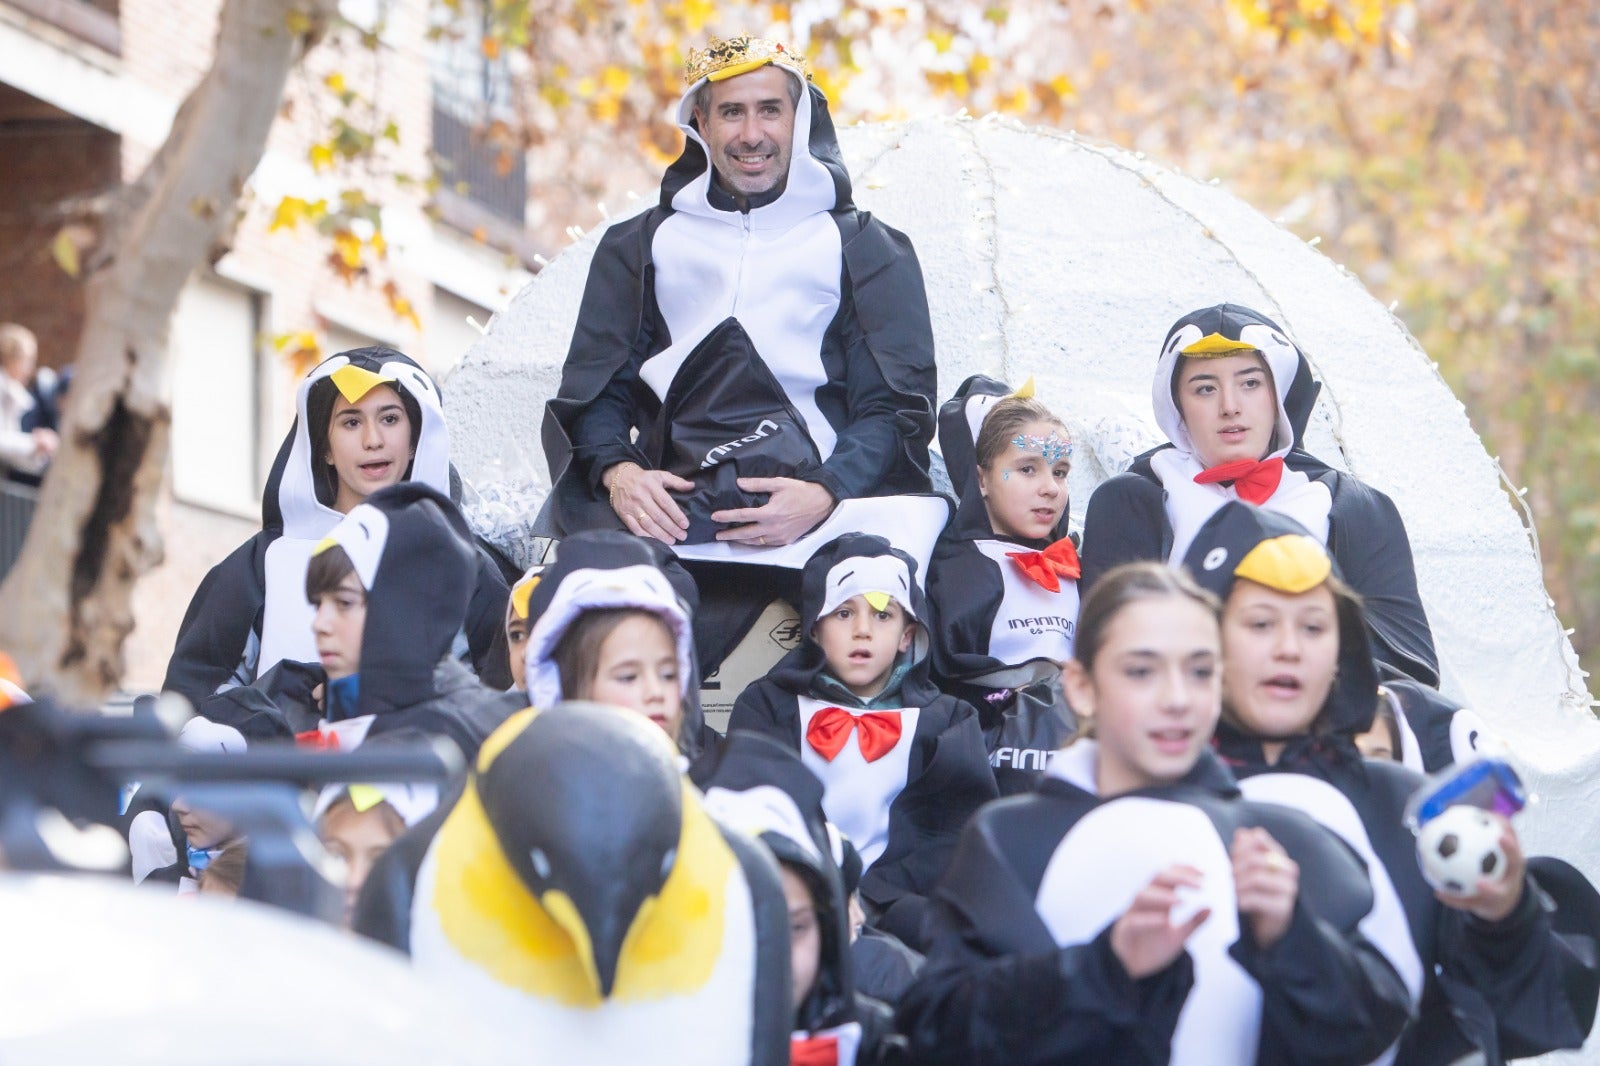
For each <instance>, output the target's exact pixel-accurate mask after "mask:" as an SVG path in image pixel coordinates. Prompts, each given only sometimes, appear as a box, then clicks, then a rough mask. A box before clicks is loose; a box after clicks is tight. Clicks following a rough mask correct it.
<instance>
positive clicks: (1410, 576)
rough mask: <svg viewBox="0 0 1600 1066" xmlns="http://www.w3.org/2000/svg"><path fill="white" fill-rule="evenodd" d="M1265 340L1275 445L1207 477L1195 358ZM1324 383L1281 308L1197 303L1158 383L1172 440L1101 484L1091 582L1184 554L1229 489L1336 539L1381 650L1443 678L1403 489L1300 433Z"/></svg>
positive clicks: (1168, 349)
mask: <svg viewBox="0 0 1600 1066" xmlns="http://www.w3.org/2000/svg"><path fill="white" fill-rule="evenodd" d="M1242 351H1256V352H1259V353H1260V354H1261V356H1262V358H1263V359H1264V360H1265V361H1266V364H1267V366H1268V368H1269V369H1270V370H1271V371H1272V380H1273V385H1274V387H1275V388H1276V389H1277V392H1278V424H1277V428H1276V431H1275V434H1274V436H1273V442H1272V445H1271V447H1272V451H1271V452H1270V453H1269V454H1268V455H1266V456H1264V457H1263V461H1262V463H1261V464H1258V469H1257V471H1256V472H1255V473H1252V474H1250V475H1248V476H1247V478H1246V479H1245V480H1243V481H1241V480H1234V481H1229V482H1227V484H1226V486H1224V484H1223V483H1221V482H1216V483H1210V484H1200V483H1198V482H1196V480H1195V478H1196V476H1198V475H1201V474H1203V473H1205V467H1204V465H1203V463H1202V462H1201V460H1200V458H1199V455H1198V453H1197V452H1196V451H1195V448H1194V442H1193V441H1192V439H1191V438H1190V436H1189V431H1188V429H1187V428H1186V427H1185V425H1184V423H1183V418H1182V415H1181V414H1180V412H1179V409H1178V404H1177V401H1176V399H1175V398H1174V381H1175V375H1176V373H1177V371H1178V367H1179V366H1180V362H1181V360H1182V359H1184V358H1205V357H1207V356H1208V355H1210V356H1215V355H1229V354H1236V353H1238V352H1242ZM1320 388H1321V386H1320V384H1319V383H1318V382H1317V381H1316V380H1315V378H1314V377H1313V376H1312V370H1311V363H1310V361H1309V360H1308V359H1307V358H1306V356H1305V353H1303V352H1302V351H1300V349H1299V348H1298V347H1296V345H1295V344H1294V342H1292V341H1291V340H1290V339H1289V337H1288V335H1287V334H1286V333H1285V332H1284V331H1283V329H1282V328H1281V327H1280V326H1279V325H1278V324H1277V323H1275V322H1273V321H1272V320H1271V319H1269V318H1267V317H1266V316H1264V315H1262V314H1260V313H1259V312H1257V311H1252V310H1250V309H1249V308H1247V307H1240V306H1238V305H1237V304H1218V305H1216V306H1215V307H1207V308H1203V309H1201V310H1199V311H1194V312H1191V313H1190V314H1187V315H1185V316H1184V317H1182V318H1180V319H1179V320H1178V321H1177V322H1176V323H1174V324H1173V326H1172V329H1171V330H1169V331H1168V333H1167V339H1166V343H1165V344H1163V345H1162V349H1161V358H1160V360H1159V361H1158V362H1157V364H1156V373H1155V379H1154V383H1153V385H1152V387H1151V405H1152V407H1153V408H1154V411H1155V417H1156V424H1157V425H1158V426H1160V427H1161V430H1162V431H1163V432H1164V433H1166V435H1167V439H1168V441H1169V443H1167V444H1163V445H1162V446H1161V447H1159V448H1155V449H1153V450H1151V451H1149V452H1146V453H1145V454H1143V455H1141V456H1139V457H1138V458H1137V459H1135V460H1134V461H1133V465H1132V466H1131V467H1130V468H1129V469H1128V470H1127V472H1125V473H1122V474H1118V475H1117V476H1116V477H1113V478H1111V479H1110V480H1108V481H1106V482H1105V483H1104V484H1102V485H1101V486H1100V487H1099V488H1097V489H1096V490H1095V492H1094V495H1093V496H1091V497H1090V498H1089V510H1088V513H1087V514H1086V515H1085V517H1084V524H1083V541H1084V559H1083V580H1082V585H1083V589H1084V591H1085V592H1086V593H1087V591H1088V590H1089V589H1090V588H1092V587H1093V586H1094V583H1095V582H1096V581H1098V580H1099V579H1100V576H1101V575H1102V574H1104V573H1106V572H1107V571H1109V570H1111V569H1112V568H1114V567H1116V566H1117V565H1119V564H1121V563H1125V562H1132V561H1134V560H1139V559H1155V560H1162V561H1167V562H1171V563H1173V564H1174V565H1176V564H1178V563H1179V562H1181V561H1182V560H1183V557H1184V555H1185V554H1187V552H1188V550H1189V545H1190V543H1191V541H1192V540H1193V538H1194V535H1195V532H1196V530H1198V529H1199V528H1200V526H1201V525H1203V524H1204V523H1205V521H1206V519H1207V518H1209V517H1210V516H1211V514H1212V513H1213V512H1215V511H1216V509H1217V508H1218V507H1221V506H1222V505H1223V504H1224V503H1226V502H1227V501H1228V500H1234V499H1248V500H1250V502H1253V503H1257V504H1259V505H1261V506H1263V507H1265V508H1267V509H1269V510H1273V511H1277V512H1278V513H1280V514H1285V515H1287V516H1289V517H1290V518H1293V519H1294V520H1295V521H1297V522H1299V523H1300V524H1301V525H1303V526H1305V528H1306V529H1307V530H1308V531H1309V532H1310V533H1311V534H1312V535H1313V536H1315V537H1316V538H1317V539H1318V540H1320V541H1322V542H1323V543H1325V544H1327V546H1328V550H1329V551H1330V552H1332V553H1333V556H1334V558H1336V559H1338V560H1339V567H1340V570H1341V571H1342V572H1343V574H1344V579H1345V581H1347V582H1348V583H1349V584H1350V586H1351V587H1352V588H1354V589H1355V590H1356V591H1357V592H1359V593H1360V594H1361V597H1362V600H1363V601H1364V602H1365V604H1366V609H1367V625H1368V627H1369V628H1370V629H1371V631H1372V637H1373V650H1374V652H1375V654H1376V655H1377V657H1378V659H1379V661H1381V662H1384V663H1386V664H1388V665H1390V666H1392V667H1393V668H1394V669H1395V670H1397V671H1399V672H1400V673H1402V674H1404V675H1406V676H1408V677H1413V678H1415V679H1417V680H1418V681H1421V682H1423V683H1425V684H1429V685H1437V684H1438V683H1439V656H1438V653H1437V652H1436V651H1435V650H1434V646H1433V632H1432V630H1431V629H1430V628H1429V626H1428V616H1427V613H1426V612H1425V611H1424V610H1423V608H1422V599H1421V595H1420V593H1419V592H1418V591H1417V574H1416V567H1415V565H1414V564H1413V562H1412V557H1411V541H1410V539H1409V538H1408V537H1407V536H1406V530H1405V524H1404V523H1403V522H1402V521H1401V519H1400V512H1399V510H1398V509H1396V507H1395V505H1394V501H1393V500H1391V499H1390V498H1389V497H1388V496H1386V495H1384V494H1383V493H1382V492H1379V491H1378V490H1377V489H1374V488H1372V487H1371V486H1369V485H1366V484H1364V483H1363V482H1362V481H1361V480H1360V479H1358V478H1357V477H1355V475H1353V474H1349V473H1346V472H1344V471H1342V470H1335V469H1334V468H1332V467H1330V466H1328V465H1327V464H1326V463H1324V462H1323V461H1322V460H1320V459H1318V458H1317V457H1316V456H1314V455H1311V454H1310V453H1309V452H1306V451H1305V450H1304V449H1303V448H1302V447H1301V445H1300V441H1301V438H1302V436H1303V435H1304V433H1305V428H1306V424H1307V422H1308V421H1309V420H1310V417H1311V410H1312V406H1313V405H1314V403H1315V400H1316V395H1317V392H1318V391H1319V390H1320Z"/></svg>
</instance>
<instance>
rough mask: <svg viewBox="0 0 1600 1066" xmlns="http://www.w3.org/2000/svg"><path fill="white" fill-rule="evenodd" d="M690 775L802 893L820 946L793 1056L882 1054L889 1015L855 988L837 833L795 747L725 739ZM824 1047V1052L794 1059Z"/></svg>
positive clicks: (843, 1063)
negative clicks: (801, 884)
mask: <svg viewBox="0 0 1600 1066" xmlns="http://www.w3.org/2000/svg"><path fill="white" fill-rule="evenodd" d="M689 777H690V780H692V781H693V782H694V783H695V784H696V785H698V786H699V787H700V789H701V791H702V792H703V793H704V794H705V805H706V808H707V809H708V810H709V811H711V813H712V815H713V816H715V817H716V818H717V820H718V821H719V822H721V823H722V824H723V825H726V826H729V827H731V828H734V829H737V830H740V831H742V832H744V833H748V834H749V835H751V836H753V837H756V838H757V839H758V840H760V841H761V842H762V843H763V844H765V845H766V846H767V848H768V850H769V851H771V852H772V855H773V857H774V858H775V859H777V860H778V862H780V863H782V864H783V865H784V866H787V867H789V868H790V869H791V870H793V871H794V873H795V874H796V875H797V876H798V877H799V878H800V879H801V880H802V881H803V882H804V883H805V885H806V887H807V889H808V891H809V892H810V894H811V900H812V903H813V905H814V907H815V909H816V915H817V924H818V927H819V932H820V941H821V946H820V952H819V960H818V965H817V975H816V983H815V985H814V986H813V987H812V989H811V992H810V994H809V995H808V996H807V997H806V998H805V999H804V1000H803V1001H802V1002H801V1004H800V1008H799V1010H798V1012H797V1013H796V1016H795V1019H794V1025H793V1028H794V1030H795V1033H794V1038H793V1041H794V1045H795V1048H794V1053H793V1055H792V1056H791V1058H792V1060H793V1061H799V1062H811V1061H827V1062H829V1063H833V1064H836V1066H854V1064H857V1063H862V1064H865V1063H870V1062H878V1061H881V1059H882V1056H883V1053H884V1051H885V1046H884V1045H885V1041H886V1040H887V1039H888V1038H889V1036H890V1031H891V1030H892V1027H893V1018H892V1016H891V1014H890V1012H889V1009H888V1008H887V1007H886V1006H884V1005H883V1004H881V1003H879V1002H877V1001H876V1000H871V999H868V998H867V997H864V996H860V995H857V994H856V992H855V989H854V974H853V967H852V962H851V955H850V929H849V913H848V906H847V898H848V891H847V890H846V888H845V884H844V880H843V877H842V875H841V871H840V868H839V863H838V857H837V856H836V854H835V850H834V849H835V847H836V846H838V845H842V844H843V841H842V839H840V838H838V837H837V836H836V834H835V833H831V832H830V831H829V826H828V824H827V818H826V816H825V815H824V813H823V810H822V782H821V781H819V780H817V777H816V775H815V774H813V773H811V771H809V770H807V769H806V768H805V766H804V765H802V764H801V762H800V760H799V759H798V758H796V757H795V754H794V752H792V751H790V750H788V749H787V748H784V747H783V746H782V745H780V744H778V743H776V742H774V741H772V740H770V739H768V738H767V737H763V736H760V735H758V734H754V733H739V734H736V735H734V736H731V737H729V738H728V741H727V743H726V744H724V745H723V746H722V748H721V749H720V750H719V751H717V752H716V753H715V754H712V755H708V756H707V757H705V758H704V759H701V760H700V761H699V762H697V763H695V765H694V766H693V767H691V769H690V771H689ZM824 1049H826V1050H828V1051H831V1052H832V1053H833V1057H832V1058H825V1059H817V1060H813V1059H808V1058H803V1057H802V1056H803V1055H804V1054H808V1053H810V1054H816V1053H820V1052H822V1051H823V1050H824Z"/></svg>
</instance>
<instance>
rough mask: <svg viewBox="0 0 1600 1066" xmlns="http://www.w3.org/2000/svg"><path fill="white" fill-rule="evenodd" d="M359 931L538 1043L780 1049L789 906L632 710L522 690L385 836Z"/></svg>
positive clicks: (766, 1061) (700, 1051)
mask: <svg viewBox="0 0 1600 1066" xmlns="http://www.w3.org/2000/svg"><path fill="white" fill-rule="evenodd" d="M355 926H356V929H357V931H359V932H362V933H365V934H367V935H369V936H374V935H375V936H376V937H377V938H378V939H380V940H383V941H384V942H386V943H390V944H393V945H395V946H397V947H399V948H400V949H401V950H403V951H408V952H409V953H410V955H411V957H412V960H413V962H414V964H415V965H416V967H417V968H418V969H419V970H423V971H425V972H426V973H428V974H430V975H431V976H433V977H434V978H435V979H437V980H440V981H444V982H448V983H450V984H452V985H453V986H455V987H457V988H460V989H463V990H465V991H468V992H469V993H470V994H472V995H474V996H477V997H480V999H481V1000H482V1001H483V1003H484V1005H485V1009H486V1011H488V1012H491V1013H494V1014H497V1015H498V1016H501V1017H506V1016H511V1017H515V1018H520V1019H523V1020H525V1021H526V1024H527V1027H528V1029H527V1031H528V1033H529V1038H530V1040H533V1041H535V1042H536V1044H535V1045H530V1046H534V1047H535V1049H536V1051H537V1054H538V1057H539V1058H540V1060H541V1061H549V1062H573V1063H578V1062H608V1063H609V1062H651V1063H659V1064H663V1066H672V1064H682V1066H782V1064H785V1063H787V1062H788V1061H789V1032H790V1026H789V1001H790V994H789V983H790V978H789V953H788V943H789V933H788V909H787V906H786V905H785V903H784V896H783V889H782V886H781V883H780V882H779V879H778V872H777V867H776V864H775V863H774V862H773V859H772V856H771V854H770V853H769V852H768V851H767V849H766V848H764V847H762V846H761V845H760V844H758V843H756V842H755V841H754V840H752V839H750V838H748V837H746V836H745V835H744V834H742V833H740V832H737V831H735V830H732V829H725V828H724V827H722V826H721V825H720V824H719V823H718V822H717V821H715V820H714V819H713V818H712V816H710V815H709V814H708V813H707V811H706V809H705V807H704V805H703V804H702V802H701V800H700V797H699V793H698V792H697V791H696V790H695V788H694V786H693V785H692V784H690V783H689V782H688V781H687V780H686V779H685V778H684V777H683V776H682V775H681V774H680V773H679V771H678V768H677V765H676V753H675V752H674V751H673V749H672V747H671V746H670V745H669V744H668V743H667V742H666V740H665V737H664V736H663V735H662V733H661V731H660V730H659V729H657V728H656V727H655V726H653V725H651V724H650V723H649V722H647V721H645V720H644V719H643V718H642V717H641V716H640V715H637V714H634V713H632V712H629V711H623V710H620V709H618V708H614V707H605V706H601V705H598V704H561V705H558V706H556V707H552V708H550V709H548V710H536V709H533V708H529V709H527V710H524V711H521V712H518V713H517V714H516V715H514V716H513V717H512V718H510V719H508V720H507V721H506V722H505V724H504V725H502V726H501V727H500V729H498V730H497V731H496V732H495V733H494V734H493V735H492V736H491V737H490V738H489V739H488V740H487V741H486V742H485V743H484V745H483V747H482V748H481V750H480V751H479V753H478V758H477V760H476V764H475V766H474V768H473V772H472V773H471V775H470V776H469V777H468V778H467V780H466V781H465V783H464V784H463V785H462V786H461V789H460V791H459V795H458V796H456V797H455V798H453V799H452V800H450V801H447V802H446V803H444V804H441V806H440V808H439V809H438V810H436V811H435V812H434V813H433V814H432V815H430V816H429V817H428V818H426V819H424V820H423V821H422V822H419V823H418V824H417V825H416V826H415V827H413V828H412V829H411V830H409V831H407V833H406V834H405V835H404V836H402V837H401V838H400V839H399V840H397V841H396V842H395V843H394V844H393V845H392V846H391V847H390V849H389V851H388V852H386V853H385V855H384V856H383V857H382V858H381V859H380V860H379V861H378V863H377V864H375V866H374V868H373V872H372V874H371V875H370V876H369V878H368V880H367V883H366V885H365V886H364V887H363V889H362V894H361V898H360V900H359V901H358V904H357V914H356V922H355Z"/></svg>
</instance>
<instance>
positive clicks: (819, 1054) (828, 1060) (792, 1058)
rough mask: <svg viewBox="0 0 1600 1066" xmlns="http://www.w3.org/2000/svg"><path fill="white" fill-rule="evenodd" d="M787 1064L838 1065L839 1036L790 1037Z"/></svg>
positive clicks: (805, 1065)
mask: <svg viewBox="0 0 1600 1066" xmlns="http://www.w3.org/2000/svg"><path fill="white" fill-rule="evenodd" d="M789 1066H839V1038H838V1037H837V1036H831V1035H830V1036H807V1037H790V1038H789Z"/></svg>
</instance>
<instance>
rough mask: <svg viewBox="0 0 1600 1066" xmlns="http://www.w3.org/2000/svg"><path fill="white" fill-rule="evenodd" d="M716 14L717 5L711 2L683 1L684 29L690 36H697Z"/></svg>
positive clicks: (703, 0)
mask: <svg viewBox="0 0 1600 1066" xmlns="http://www.w3.org/2000/svg"><path fill="white" fill-rule="evenodd" d="M716 13H717V5H716V4H715V3H714V2H713V0H683V22H684V29H685V30H686V31H688V32H689V33H691V34H698V33H700V31H701V30H703V29H705V26H706V23H708V22H710V21H711V20H712V18H713V17H715V15H716Z"/></svg>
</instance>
